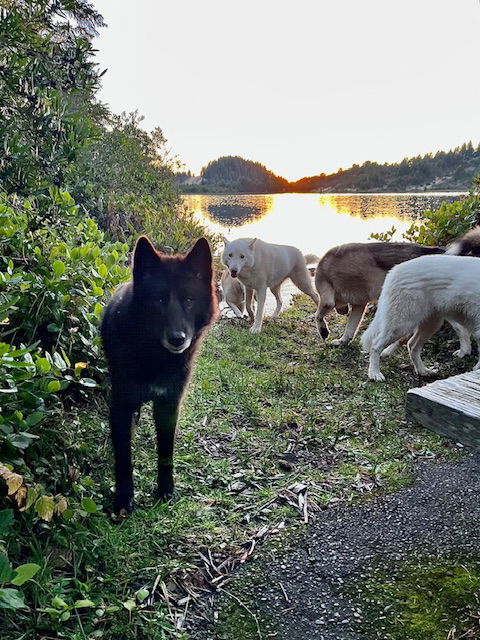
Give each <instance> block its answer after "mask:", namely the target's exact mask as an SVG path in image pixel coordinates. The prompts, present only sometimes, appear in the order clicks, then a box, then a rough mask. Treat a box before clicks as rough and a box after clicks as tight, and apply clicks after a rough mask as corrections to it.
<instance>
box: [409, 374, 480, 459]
mask: <svg viewBox="0 0 480 640" xmlns="http://www.w3.org/2000/svg"><path fill="white" fill-rule="evenodd" d="M406 416H407V419H408V420H412V421H413V422H419V423H420V424H421V425H422V426H424V427H426V428H427V429H430V430H431V431H436V432H437V433H440V434H441V435H443V436H446V437H447V438H451V439H452V440H454V441H455V442H461V443H462V444H464V445H467V446H468V447H473V448H474V449H478V450H480V371H470V372H468V373H462V374H460V375H458V376H452V377H451V378H446V379H445V380H437V381H435V382H431V383H430V384H427V385H425V386H424V387H418V388H415V389H410V390H409V391H408V392H407V402H406Z"/></svg>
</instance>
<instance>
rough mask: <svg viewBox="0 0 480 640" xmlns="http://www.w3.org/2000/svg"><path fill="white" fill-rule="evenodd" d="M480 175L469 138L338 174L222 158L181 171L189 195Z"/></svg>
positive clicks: (464, 180) (446, 186) (411, 184)
mask: <svg viewBox="0 0 480 640" xmlns="http://www.w3.org/2000/svg"><path fill="white" fill-rule="evenodd" d="M478 173H480V145H478V146H477V147H474V146H473V145H472V143H471V142H469V143H467V144H464V145H463V146H461V147H457V148H455V149H453V150H452V151H438V152H437V153H436V154H431V153H429V154H427V155H424V156H416V157H415V158H405V159H404V160H402V161H401V162H398V163H395V164H387V163H385V164H378V163H377V162H365V163H364V164H362V165H358V164H354V165H353V166H352V167H350V168H349V169H346V170H343V169H339V170H338V171H337V172H336V173H331V174H328V175H327V174H325V173H322V174H320V175H317V176H311V177H308V178H302V179H301V180H297V181H296V182H288V181H287V180H285V178H281V177H279V176H276V175H275V174H274V173H272V172H271V171H269V170H268V169H267V168H266V167H264V166H263V165H262V164H260V163H259V162H252V161H251V160H244V159H243V158H240V157H239V156H224V157H222V158H219V159H218V160H214V161H212V162H210V163H209V164H208V165H207V166H206V167H204V168H203V169H202V171H201V175H200V176H191V175H190V174H178V176H177V181H178V183H179V185H180V187H181V189H182V191H184V192H188V193H281V192H286V191H288V192H294V193H298V192H300V193H309V192H318V193H341V192H347V193H348V192H352V193H355V192H367V193H368V192H386V191H393V192H395V191H427V190H428V191H430V190H432V191H435V190H436V191H448V190H458V191H464V190H468V189H469V187H470V185H471V183H472V178H473V177H474V176H475V175H477V174H478Z"/></svg>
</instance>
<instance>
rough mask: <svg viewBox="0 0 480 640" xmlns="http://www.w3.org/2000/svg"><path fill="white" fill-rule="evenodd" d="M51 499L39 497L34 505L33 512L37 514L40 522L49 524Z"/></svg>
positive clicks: (49, 497) (51, 513) (52, 506)
mask: <svg viewBox="0 0 480 640" xmlns="http://www.w3.org/2000/svg"><path fill="white" fill-rule="evenodd" d="M53 509H54V504H53V497H52V496H41V497H40V498H39V499H38V500H37V502H36V503H35V511H36V512H37V513H38V515H39V516H40V518H42V520H46V521H47V522H49V521H50V520H51V519H52V516H53Z"/></svg>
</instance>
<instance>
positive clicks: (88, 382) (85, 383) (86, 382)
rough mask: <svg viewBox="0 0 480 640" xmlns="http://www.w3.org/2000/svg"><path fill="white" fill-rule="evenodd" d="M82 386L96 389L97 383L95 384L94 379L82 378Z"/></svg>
mask: <svg viewBox="0 0 480 640" xmlns="http://www.w3.org/2000/svg"><path fill="white" fill-rule="evenodd" d="M78 382H79V383H80V384H82V385H83V386H84V387H92V388H93V387H96V386H97V383H96V382H95V380H92V378H80V380H79V381H78Z"/></svg>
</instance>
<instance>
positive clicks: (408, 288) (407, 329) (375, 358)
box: [361, 255, 480, 380]
mask: <svg viewBox="0 0 480 640" xmlns="http://www.w3.org/2000/svg"><path fill="white" fill-rule="evenodd" d="M444 320H449V321H450V322H452V321H453V322H457V323H459V324H460V325H462V326H463V327H465V329H466V330H467V331H469V332H470V333H471V335H472V338H473V339H474V340H475V341H476V343H477V345H478V347H479V352H480V260H479V259H478V258H474V257H463V256H456V255H431V256H423V257H421V258H415V259H414V260H409V261H408V262H403V263H402V264H399V265H397V266H396V267H393V269H392V270H391V271H389V272H388V274H387V277H386V278H385V282H384V284H383V287H382V292H381V294H380V299H379V301H378V309H377V313H376V314H375V317H374V319H373V320H372V322H371V324H370V326H369V327H368V329H367V330H366V331H365V333H364V334H363V336H362V340H361V342H362V347H363V348H364V349H365V351H368V352H369V353H370V365H369V369H368V377H369V378H370V379H372V380H385V377H384V375H383V374H382V373H381V371H380V355H381V353H382V351H383V350H384V349H386V348H387V347H388V346H389V345H391V344H393V343H394V342H396V341H397V340H399V339H400V338H401V337H402V336H408V335H411V334H412V333H413V336H412V337H411V338H410V340H409V341H408V351H409V353H410V358H411V360H412V362H413V366H414V367H415V371H416V372H417V374H418V375H419V376H426V375H429V374H431V373H435V372H434V371H433V370H431V369H427V367H426V366H425V365H424V363H423V362H422V359H421V357H420V354H421V351H422V347H423V345H424V343H425V342H426V341H427V340H428V339H429V338H430V337H431V336H432V335H433V334H434V333H435V332H436V331H438V329H440V327H441V326H442V324H443V321H444ZM474 369H480V359H479V361H478V362H477V364H476V365H475V367H474Z"/></svg>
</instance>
